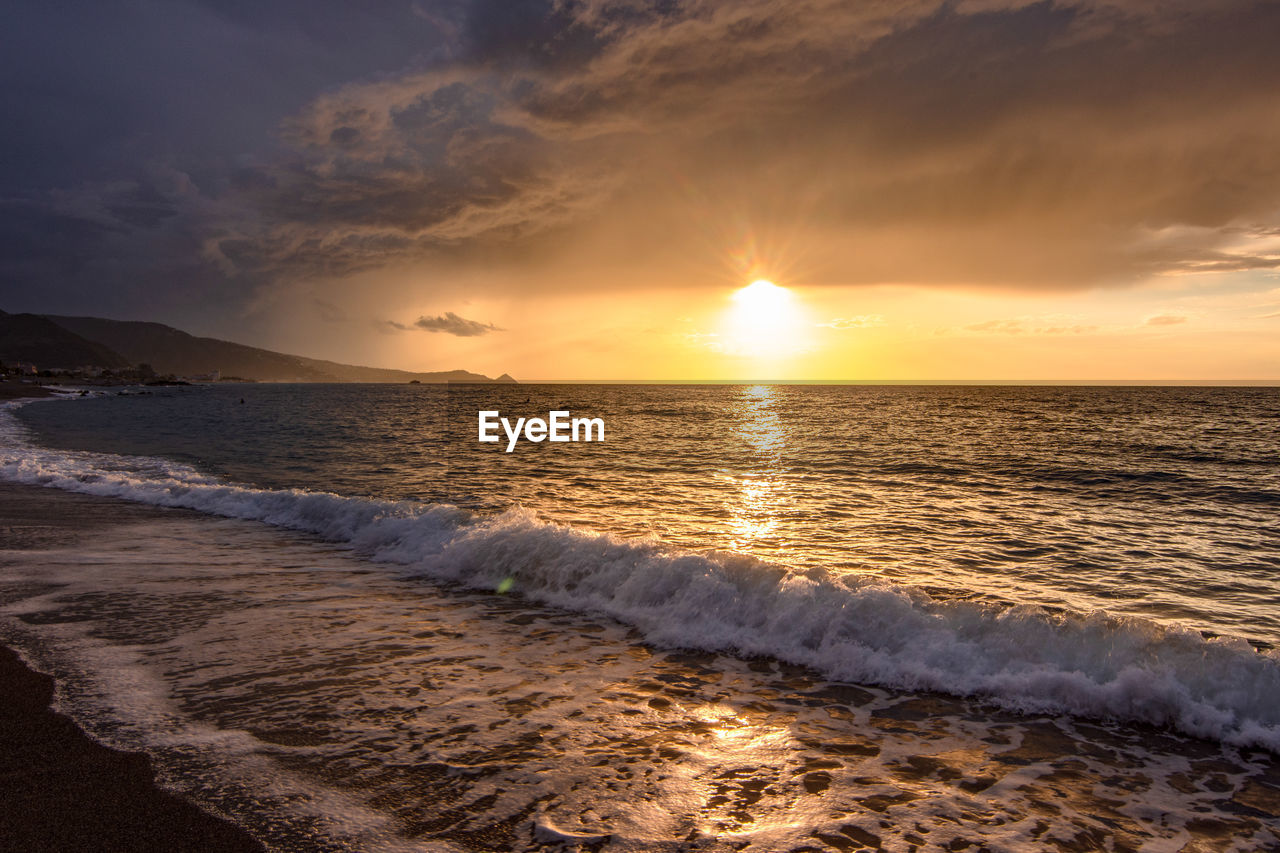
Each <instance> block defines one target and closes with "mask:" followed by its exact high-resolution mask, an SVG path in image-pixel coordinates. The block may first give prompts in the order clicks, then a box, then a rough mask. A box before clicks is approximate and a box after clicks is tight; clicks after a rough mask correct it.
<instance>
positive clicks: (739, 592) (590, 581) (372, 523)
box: [0, 410, 1280, 752]
mask: <svg viewBox="0 0 1280 853" xmlns="http://www.w3.org/2000/svg"><path fill="white" fill-rule="evenodd" d="M0 478H3V479H5V480H9V481H13V482H21V483H31V484H37V485H44V486H53V487H57V488H62V489H68V490H71V491H76V492H83V493H87V494H95V495H104V496H110V497H116V498H124V499H128V500H133V501H140V502H144V503H149V504H155V505H159V506H170V507H185V508H189V509H194V510H199V511H202V512H207V513H212V514H216V515H222V516H228V517H234V518H243V519H253V520H258V521H264V522H267V523H269V524H273V525H278V526H281V527H287V528H291V529H295V530H302V531H307V532H310V533H314V534H317V535H320V536H322V537H324V538H326V539H329V540H333V541H339V542H345V543H349V544H350V545H351V546H352V547H353V548H355V549H357V550H358V551H359V552H360V553H363V554H365V555H367V556H369V557H371V558H372V559H375V560H378V561H381V562H385V563H390V564H396V565H399V566H402V567H404V568H405V569H406V570H409V571H414V572H421V573H424V574H427V575H429V576H431V577H433V578H437V579H441V580H448V581H454V582H458V583H461V584H465V585H467V586H470V587H474V588H480V589H495V588H498V587H499V586H505V585H508V584H509V585H510V588H511V589H512V590H514V591H518V592H520V593H521V594H523V595H525V596H527V597H528V598H530V599H534V600H537V601H541V602H545V603H548V604H552V605H555V606H558V607H563V608H567V609H573V610H579V611H585V612H590V613H601V614H607V615H609V616H611V617H614V618H616V619H618V620H620V621H622V622H624V623H627V624H629V625H632V626H634V627H636V628H637V629H639V630H640V631H641V632H642V633H643V635H644V636H645V637H646V638H647V639H648V640H650V641H651V642H654V643H657V644H662V645H670V646H678V647H689V648H699V649H706V650H717V651H732V652H735V653H738V654H747V655H769V656H772V657H775V658H779V659H782V660H786V661H790V662H793V663H799V664H805V665H808V666H811V667H813V668H814V669H816V670H818V671H819V672H822V673H823V674H825V675H826V676H828V677H830V678H833V679H838V680H845V681H852V682H859V683H871V684H879V685H883V686H889V687H898V688H906V689H924V690H937V691H941V692H945V693H951V694H957V695H976V696H982V697H985V698H988V699H990V700H991V701H992V702H994V703H996V704H998V705H1000V706H1002V707H1005V708H1008V709H1011V710H1016V711H1026V712H1065V713H1070V714H1076V715H1082V716H1089V717H1103V718H1116V719H1124V720H1136V721H1142V722H1147V723H1153V724H1157V725H1167V726H1171V727H1173V728H1176V729H1178V730H1180V731H1183V732H1186V733H1189V734H1194V735H1198V736H1203V737H1208V738H1216V739H1220V740H1223V741H1226V742H1229V743H1235V744H1241V745H1246V744H1248V745H1257V746H1263V747H1266V748H1268V749H1270V750H1272V751H1275V752H1280V655H1277V654H1276V653H1275V652H1274V651H1272V652H1267V653H1259V652H1256V651H1255V650H1254V649H1253V648H1252V647H1250V646H1249V645H1248V644H1247V643H1246V642H1244V641H1243V640H1236V639H1229V638H1216V639H1205V638H1204V637H1202V636H1201V635H1200V634H1199V633H1198V632H1196V631H1193V630H1190V629H1188V628H1181V627H1176V626H1175V627H1169V626H1161V625H1158V624H1156V623H1153V622H1150V621H1147V620H1142V619H1136V618H1126V617H1117V616H1113V615H1108V614H1105V613H1100V612H1095V613H1087V614H1086V613H1071V612H1067V613H1058V614H1051V613H1048V612H1046V611H1044V610H1042V609H1040V608H1037V607H1034V606H1019V607H1013V608H1002V607H998V606H995V605H990V604H982V603H975V602H968V601H940V600H936V599H934V598H932V597H930V596H929V595H927V594H926V593H924V592H922V591H920V590H918V589H914V588H912V587H909V586H905V585H901V584H895V583H891V582H888V581H885V580H883V579H879V578H872V577H865V576H858V575H837V574H833V573H828V572H825V571H822V570H808V571H805V572H799V571H795V570H792V569H788V568H787V567H785V566H781V565H777V564H771V563H765V562H761V561H759V560H756V559H753V558H751V557H747V556H743V555H739V554H728V553H691V552H682V551H678V550H675V549H671V548H667V547H664V546H662V545H661V544H659V543H655V542H636V541H627V540H621V539H618V538H616V537H613V536H609V535H601V534H596V533H591V532H587V531H583V530H578V529H574V528H571V527H567V526H563V525H556V524H551V523H547V522H544V521H540V520H539V519H537V518H536V517H534V516H533V515H532V514H530V513H528V512H525V511H522V510H518V509H517V510H511V511H508V512H505V513H503V514H501V515H497V516H492V517H481V518H476V517H472V516H470V514H468V513H466V512H464V511H462V510H459V509H456V508H454V507H449V506H441V505H420V504H410V503H393V502H385V501H374V500H365V499H357V498H346V497H341V496H338V495H333V494H324V493H316V492H303V491H296V490H291V491H284V490H262V489H253V488H247V487H241V486H235V485H230V484H227V483H223V482H220V481H218V480H217V479H215V478H211V477H208V476H205V475H202V474H201V473H200V472H198V471H196V470H195V469H193V468H190V467H188V466H184V465H179V464H176V463H171V462H167V461H165V460H161V459H155V458H145V457H124V456H116V455H111V454H96V453H81V452H68V451H57V450H49V449H45V448H41V447H37V446H35V445H34V444H32V442H31V441H30V440H29V438H28V437H27V436H26V435H25V434H24V432H23V429H22V427H21V425H20V424H19V423H18V422H17V420H16V419H15V418H14V417H13V415H12V412H11V410H4V411H0Z"/></svg>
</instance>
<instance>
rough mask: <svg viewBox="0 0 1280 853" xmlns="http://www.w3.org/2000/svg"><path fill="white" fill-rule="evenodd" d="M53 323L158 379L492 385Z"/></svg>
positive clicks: (174, 336) (134, 330)
mask: <svg viewBox="0 0 1280 853" xmlns="http://www.w3.org/2000/svg"><path fill="white" fill-rule="evenodd" d="M48 319H49V320H52V321H54V322H56V323H58V324H60V325H62V326H63V327H65V328H66V329H69V330H71V331H72V332H75V333H76V334H77V335H82V336H84V337H85V338H88V339H89V340H92V341H100V342H101V343H102V344H103V345H105V346H107V347H111V348H112V349H115V350H117V351H118V352H120V353H121V354H122V355H123V356H124V357H125V358H127V359H128V360H129V361H130V362H133V363H146V364H150V365H151V366H152V367H153V368H155V370H156V372H157V373H173V374H177V375H179V376H194V375H198V374H208V373H211V372H213V371H215V370H217V371H220V372H221V374H222V375H223V376H236V377H241V378H243V379H255V380H259V381H264V382H408V381H410V380H413V379H417V380H418V381H420V382H491V381H493V380H491V379H489V377H487V376H483V375H481V374H479V373H471V372H469V371H466V370H448V371H437V372H432V373H414V372H411V371H407V370H386V369H383V368H378V367H359V366H356V365H350V364H340V363H338V362H336V361H323V360H320V359H314V358H303V357H302V356H297V355H288V354H287V353H280V352H273V351H271V350H266V349H259V348H258V347H251V346H245V345H244V344H237V343H232V342H230V341H223V340H218V339H217V338H200V337H196V336H195V335H190V334H187V333H186V332H184V331H181V330H180V329H175V328H173V327H172V326H166V325H164V324H162V323H145V322H140V321H130V320H105V319H102V318H100V317H63V316H55V315H49V317H48Z"/></svg>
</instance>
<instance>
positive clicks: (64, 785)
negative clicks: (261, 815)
mask: <svg viewBox="0 0 1280 853" xmlns="http://www.w3.org/2000/svg"><path fill="white" fill-rule="evenodd" d="M56 508H57V504H56V503H55V504H51V503H50V501H49V500H47V499H46V496H45V495H44V494H42V493H41V492H40V490H37V489H33V488H30V487H15V486H7V485H0V541H3V543H4V547H5V548H6V549H17V548H22V547H40V546H47V545H49V544H51V543H52V542H55V541H57V540H59V539H60V538H61V537H62V536H64V535H65V534H66V533H67V532H68V529H71V528H74V529H76V530H80V531H83V530H85V529H86V527H92V526H93V520H92V519H88V520H86V519H85V517H84V516H83V515H82V514H76V513H68V514H63V515H58V516H51V515H50V510H51V509H56ZM67 508H68V509H69V508H70V507H67ZM113 515H114V513H113ZM53 696H54V680H53V679H52V678H51V677H49V676H47V675H44V674H42V673H38V672H35V671H33V670H32V669H30V668H29V667H27V666H26V665H25V664H24V663H23V661H22V660H21V659H20V658H19V657H18V655H17V654H15V653H14V652H13V651H12V650H10V649H8V648H5V647H3V646H0V850H6V851H9V850H11V851H15V853H16V851H26V853H36V851H81V850H83V851H117V850H118V851H137V850H166V851H184V850H191V851H228V853H230V851H236V852H237V853H239V851H254V850H262V849H263V847H262V845H261V844H260V843H259V842H258V841H256V840H255V839H254V838H253V837H252V836H251V835H249V833H247V832H246V831H244V830H243V829H241V828H240V827H238V826H236V825H234V824H232V823H230V822H228V821H224V820H221V819H218V818H215V817H213V816H211V815H209V814H207V813H206V812H204V811H202V810H200V809H199V808H197V807H196V806H194V805H192V804H191V803H189V802H187V801H186V800H184V799H182V798H180V797H177V796H174V795H173V794H170V793H168V792H166V791H163V790H161V789H160V788H159V787H158V786H157V785H156V780H155V774H154V772H153V770H152V766H151V762H150V760H149V759H148V758H147V756H146V755H143V754H141V753H136V752H122V751H118V750H114V749H109V748H107V747H105V746H103V745H101V744H99V743H97V742H95V741H93V740H92V739H90V738H89V737H88V736H87V735H85V733H84V732H83V731H81V730H80V729H79V728H78V727H77V726H76V725H75V723H73V722H72V721H71V720H70V719H69V718H67V717H66V716H64V715H62V714H59V713H55V712H54V711H53V710H52V709H51V708H50V707H49V705H50V702H51V701H52V700H53Z"/></svg>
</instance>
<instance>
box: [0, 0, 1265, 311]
mask: <svg viewBox="0 0 1280 853" xmlns="http://www.w3.org/2000/svg"><path fill="white" fill-rule="evenodd" d="M55 5H56V8H53V7H51V6H48V5H47V4H46V6H45V7H41V6H38V5H37V6H32V7H28V8H24V9H21V10H15V12H14V14H13V16H12V20H11V21H10V22H9V25H8V26H7V27H6V30H5V32H6V34H5V35H4V36H0V47H3V48H6V49H7V51H8V52H7V53H6V51H4V50H0V56H2V57H4V58H0V69H3V70H4V72H5V74H6V81H7V83H6V87H5V91H4V93H3V95H0V99H2V100H3V105H4V107H5V110H6V116H7V118H8V121H7V122H6V129H5V130H3V131H0V154H3V157H0V161H2V162H3V163H4V166H3V167H0V249H3V250H4V252H3V256H0V277H2V278H0V281H3V285H2V287H3V290H0V299H3V300H4V301H5V302H6V303H8V304H7V305H6V306H5V307H9V306H10V305H12V306H13V307H15V308H47V307H49V306H44V305H36V304H34V302H35V300H34V297H30V296H29V294H33V293H36V290H35V283H37V282H39V283H40V284H41V286H42V287H43V288H44V290H43V291H41V292H42V293H44V294H53V296H52V297H50V298H54V299H58V300H66V302H65V303H64V304H65V306H66V308H67V309H68V310H70V309H72V308H77V307H78V306H77V304H76V301H77V300H80V301H81V302H86V303H92V304H109V305H117V306H121V309H120V310H122V311H123V310H125V308H124V307H123V306H126V305H128V304H130V303H134V304H138V303H148V304H151V305H154V304H157V300H160V301H164V300H170V301H172V302H174V303H175V304H176V303H177V302H179V301H182V300H190V299H193V298H194V302H193V303H192V304H199V305H201V306H203V307H201V308H199V309H194V308H193V309H191V310H193V311H195V310H200V311H203V310H206V309H207V308H208V307H209V306H214V305H218V306H223V308H222V309H221V310H223V311H224V313H227V314H228V315H230V314H232V313H234V312H235V311H240V310H243V307H244V306H245V305H248V304H257V303H256V302H255V300H260V299H261V296H262V294H263V292H264V291H269V290H271V289H273V288H280V287H284V286H293V285H295V284H296V283H297V282H306V281H311V280H317V279H325V278H340V277H342V276H347V275H351V274H353V273H358V272H361V271H367V270H370V269H377V268H381V267H384V266H398V267H401V268H404V267H407V266H412V265H414V264H423V263H431V264H436V265H440V266H442V267H443V266H448V265H453V266H454V267H465V266H468V265H470V266H472V267H476V268H484V269H489V270H492V269H494V268H500V267H501V266H502V265H503V264H506V263H510V262H512V261H513V260H514V259H518V260H519V261H520V262H521V263H523V264H525V265H526V267H529V268H531V267H535V266H536V267H542V268H546V269H556V268H561V269H568V270H573V271H574V272H575V273H576V274H575V275H571V276H553V275H547V276H546V278H547V279H548V280H550V279H559V280H562V281H566V282H569V286H577V285H578V284H580V282H581V279H580V278H578V277H577V276H578V275H580V274H582V273H583V271H584V270H586V271H587V272H588V273H590V274H595V275H598V277H599V278H600V279H601V280H607V281H608V282H609V285H608V286H615V287H617V286H624V285H625V282H626V281H629V280H637V281H650V282H651V281H653V280H655V279H661V280H667V279H674V278H677V277H679V278H680V280H687V281H690V282H694V283H696V282H700V281H705V282H708V283H710V284H714V285H719V284H720V283H721V282H720V281H719V279H718V278H716V275H718V274H719V272H718V267H719V266H723V258H724V256H726V255H728V254H729V253H730V252H731V251H732V250H733V249H734V248H735V247H736V246H739V245H741V244H743V243H747V242H751V243H752V244H753V245H754V246H756V252H757V255H758V257H757V258H756V259H755V260H756V261H757V262H760V263H764V264H766V265H771V266H772V267H773V268H778V267H780V266H783V265H786V264H790V265H791V266H790V267H789V269H793V270H794V275H795V277H796V279H797V280H802V281H805V282H809V283H822V282H833V283H834V282H839V283H858V282H911V283H923V284H935V285H946V284H950V283H965V284H997V285H1004V286H1017V287H1027V288H1037V287H1038V288H1045V287H1088V286H1099V285H1108V284H1115V283H1124V282H1129V281H1133V280H1135V279H1138V278H1141V277H1145V276H1150V275H1152V274H1157V273H1163V272H1188V271H1213V272H1232V271H1242V270H1251V269H1271V268H1275V267H1276V265H1277V263H1280V261H1278V260H1277V258H1276V257H1275V254H1274V251H1273V249H1268V248H1266V247H1265V246H1263V247H1261V248H1259V246H1257V245H1251V244H1252V243H1261V242H1264V241H1265V240H1267V239H1269V238H1270V237H1274V235H1275V233H1277V229H1280V222H1278V221H1277V217H1278V216H1280V214H1278V213H1277V211H1280V161H1277V159H1276V158H1275V156H1274V152H1275V151H1276V150H1278V149H1280V111H1278V110H1277V108H1276V100H1275V96H1274V93H1275V92H1276V91H1280V58H1278V57H1280V54H1277V52H1276V50H1275V48H1274V36H1273V34H1274V33H1275V32H1278V31H1280V6H1277V4H1274V3H1266V2H1245V0H1240V2H1232V0H1224V1H1223V2H1215V3H1192V2H1179V3H1174V4H1166V3H1155V2H1147V1H1146V0H1063V2H1056V3H1049V2H1039V3H1027V2H1024V0H963V2H959V3H953V2H944V0H911V1H910V2H905V3H900V2H894V3H889V2H869V3H858V4H844V5H840V4H835V5H833V4H830V3H826V2H820V0H792V2H782V1H781V0H741V2H736V3H732V4H726V3H722V2H715V0H687V2H680V3H676V2H663V3H652V2H642V0H518V1H516V2H508V0H502V2H499V0H473V2H463V0H458V2H437V3H425V2H418V3H410V2H402V3H398V2H377V3H368V4H359V5H358V6H357V7H353V6H352V5H351V4H348V3H339V2H336V0H335V2H319V3H306V4H303V3H301V2H293V0H290V2H283V1H282V0H277V2H272V3H248V2H243V0H217V2H215V0H207V2H193V1H192V0H189V1H188V2H179V3H175V4H168V5H165V6H163V7H146V8H148V9H151V11H150V12H148V13H144V12H143V11H140V10H141V9H143V8H144V7H137V6H133V5H120V6H117V5H114V4H109V3H108V4H88V3H84V4H70V5H67V4H55ZM122 45H127V46H128V48H127V49H125V48H122V47H121V46H122ZM178 175H180V176H183V177H182V178H181V179H178V178H177V177H175V176H178ZM766 236H768V237H769V239H765V237H766ZM748 238H750V240H748ZM707 270H712V271H713V272H712V273H711V274H708V273H707ZM690 271H692V272H690ZM506 278H507V280H509V281H511V282H512V283H511V284H509V285H504V286H506V287H509V288H511V289H512V290H515V289H519V288H521V287H524V286H528V285H525V284H523V282H526V281H528V280H530V277H527V276H526V277H515V276H508V277H506ZM175 294H177V295H175ZM52 307H55V308H59V309H60V310H61V309H62V307H63V305H54V306H52ZM451 316H456V315H443V317H438V318H425V319H429V320H432V321H441V322H444V321H446V320H447V319H448V318H449V317H451ZM458 319H459V320H460V319H461V318H458ZM462 322H464V323H466V322H472V321H462ZM477 325H478V326H480V327H481V328H486V330H489V329H487V327H484V326H483V324H477ZM442 330H444V329H442ZM446 331H447V330H446ZM452 333H454V334H457V333H458V332H452Z"/></svg>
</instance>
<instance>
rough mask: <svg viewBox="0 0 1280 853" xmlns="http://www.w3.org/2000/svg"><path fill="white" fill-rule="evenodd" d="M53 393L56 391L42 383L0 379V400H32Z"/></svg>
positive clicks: (49, 395)
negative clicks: (35, 383)
mask: <svg viewBox="0 0 1280 853" xmlns="http://www.w3.org/2000/svg"><path fill="white" fill-rule="evenodd" d="M55 395H56V392H54V391H50V390H49V389H48V388H45V387H44V386H42V385H34V384H31V383H28V382H13V381H11V380H0V400H5V401H7V400H34V399H39V398H40V397H53V396H55Z"/></svg>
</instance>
